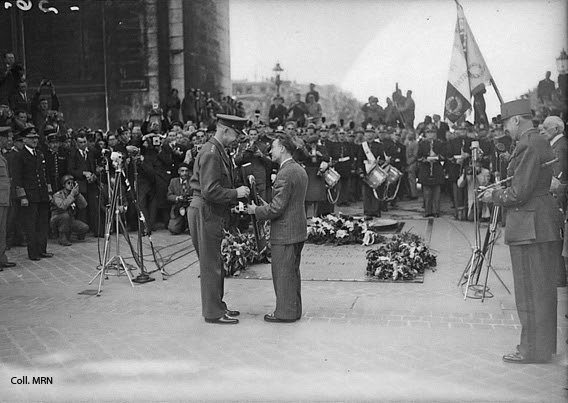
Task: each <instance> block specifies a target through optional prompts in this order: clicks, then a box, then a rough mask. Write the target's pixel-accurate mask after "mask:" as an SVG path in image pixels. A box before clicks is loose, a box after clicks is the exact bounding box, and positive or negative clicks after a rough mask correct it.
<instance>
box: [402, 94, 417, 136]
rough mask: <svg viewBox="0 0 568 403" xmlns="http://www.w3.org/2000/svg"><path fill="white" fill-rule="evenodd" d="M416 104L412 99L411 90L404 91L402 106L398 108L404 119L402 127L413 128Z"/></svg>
mask: <svg viewBox="0 0 568 403" xmlns="http://www.w3.org/2000/svg"><path fill="white" fill-rule="evenodd" d="M415 108H416V105H415V103H414V99H412V91H410V90H408V91H406V99H405V100H404V104H403V107H402V108H401V109H400V113H402V118H403V120H404V127H406V128H408V129H414V116H415V115H414V110H415Z"/></svg>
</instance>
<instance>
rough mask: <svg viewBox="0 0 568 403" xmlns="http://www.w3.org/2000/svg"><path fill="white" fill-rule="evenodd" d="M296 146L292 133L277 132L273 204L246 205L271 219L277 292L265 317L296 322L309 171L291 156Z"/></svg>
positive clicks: (273, 145)
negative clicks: (276, 167)
mask: <svg viewBox="0 0 568 403" xmlns="http://www.w3.org/2000/svg"><path fill="white" fill-rule="evenodd" d="M295 149H296V146H295V144H294V142H293V140H292V137H291V136H290V135H287V134H284V133H281V134H277V135H276V139H275V140H274V142H273V143H272V160H273V161H275V162H277V163H278V164H279V165H280V169H279V170H278V173H277V174H276V180H275V181H274V194H273V196H272V201H271V202H270V204H267V205H264V206H256V205H254V203H252V204H250V205H249V206H248V208H247V212H248V213H249V214H255V215H256V218H257V219H259V220H270V244H271V248H272V249H271V252H272V281H273V284H274V292H275V294H276V309H275V311H274V313H271V314H267V315H265V316H264V320H265V321H267V322H295V321H297V320H298V319H300V318H301V317H302V295H301V279H300V260H301V253H302V248H303V247H304V241H305V240H306V237H307V221H306V213H305V210H304V199H305V197H306V191H307V188H308V174H307V173H306V171H305V170H304V169H303V168H302V167H301V166H300V165H299V164H298V163H297V162H296V161H294V159H293V158H292V154H293V153H294V150H295Z"/></svg>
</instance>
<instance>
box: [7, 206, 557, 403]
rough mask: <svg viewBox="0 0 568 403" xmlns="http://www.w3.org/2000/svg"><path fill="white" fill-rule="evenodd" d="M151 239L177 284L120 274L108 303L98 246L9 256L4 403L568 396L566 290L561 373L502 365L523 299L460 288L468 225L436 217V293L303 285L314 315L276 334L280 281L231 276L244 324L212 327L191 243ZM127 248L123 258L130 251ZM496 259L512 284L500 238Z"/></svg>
mask: <svg viewBox="0 0 568 403" xmlns="http://www.w3.org/2000/svg"><path fill="white" fill-rule="evenodd" d="M354 211H356V209H350V210H349V211H347V212H351V213H352V212H354ZM387 216H389V217H395V218H399V219H408V220H410V219H415V220H419V219H420V214H419V205H417V204H412V203H401V204H400V206H399V208H398V209H396V210H393V211H389V212H388V213H387ZM153 238H154V239H153V242H154V245H155V246H156V249H158V250H159V253H160V255H161V256H162V257H163V258H164V259H165V260H166V261H169V262H170V263H169V264H168V265H167V266H166V270H167V271H168V272H169V273H170V274H172V276H170V277H169V278H168V279H167V280H166V281H163V280H162V279H161V276H160V275H159V273H154V274H153V277H155V278H156V279H157V280H156V281H154V282H152V283H147V284H144V285H136V286H135V287H131V286H130V284H129V281H128V278H127V277H126V276H124V275H122V276H120V277H115V276H111V277H110V278H109V280H107V281H105V282H104V284H103V292H102V295H101V296H100V297H96V296H93V295H88V293H87V295H85V294H80V293H81V292H83V291H86V290H89V291H92V290H96V288H97V285H98V282H97V280H98V279H97V280H96V281H95V282H94V283H93V284H92V285H89V284H88V282H89V281H90V280H91V279H92V278H93V277H94V276H95V274H96V273H97V272H96V266H97V264H98V261H99V258H98V254H97V241H96V239H92V238H91V239H89V240H88V241H87V242H85V243H80V244H76V245H74V246H73V247H69V248H64V247H60V246H59V245H57V244H53V243H50V246H49V250H50V251H52V252H54V253H55V257H54V258H52V259H42V260H41V261H39V262H31V261H29V260H27V259H25V257H26V252H25V249H24V248H15V249H13V250H11V251H9V258H10V260H13V261H16V262H18V266H17V267H16V268H14V269H5V270H4V272H2V273H0V313H1V315H0V362H1V364H0V400H1V401H30V400H31V401H79V400H81V401H85V400H90V401H138V400H147V401H152V400H160V401H185V400H209V399H211V400H258V401H267V400H299V399H303V400H336V401H344V400H374V401H451V402H455V401H499V402H502V401H511V402H518V401H526V402H535V401H542V402H562V401H566V398H567V397H568V396H567V392H566V368H567V364H568V355H567V344H566V339H567V337H568V332H567V321H566V319H565V318H564V315H565V314H566V313H567V309H566V305H567V304H566V303H567V294H566V289H565V288H564V289H559V298H558V299H559V312H558V324H559V327H558V355H557V356H556V357H555V359H554V362H553V363H551V364H546V365H510V364H509V365H507V364H504V363H503V362H502V361H501V356H502V355H503V354H504V353H508V352H512V351H513V350H514V348H515V345H516V344H517V343H518V339H519V335H520V327H519V322H518V318H517V313H516V310H515V304H514V296H512V295H509V294H508V293H507V291H506V290H505V288H504V287H503V286H502V285H501V283H500V282H499V280H498V279H497V277H496V276H495V275H494V274H493V273H492V272H491V273H490V275H489V281H488V283H489V286H490V289H491V292H492V293H493V294H494V297H493V298H489V299H486V300H485V301H484V302H483V303H482V302H481V301H479V300H474V299H467V300H464V298H463V295H462V290H461V288H459V287H457V282H458V279H459V278H460V275H461V274H462V272H463V269H464V267H465V264H466V263H467V260H468V258H469V256H470V253H471V246H470V243H471V242H472V241H473V227H472V225H471V224H470V223H464V222H458V221H454V220H453V219H452V218H451V217H450V216H443V217H441V218H438V219H435V220H434V221H433V225H432V226H431V231H430V233H429V235H428V238H429V240H430V245H431V247H432V248H434V249H435V250H436V251H437V252H438V268H437V271H435V272H427V273H426V275H425V279H424V283H421V284H392V283H364V282H336V281H305V282H303V283H302V295H303V304H304V316H303V318H302V320H301V321H299V322H296V323H292V324H276V325H275V324H268V323H265V322H263V319H262V317H263V315H264V314H265V313H267V312H270V311H271V310H272V309H273V304H274V294H273V289H272V282H271V281H266V280H251V279H239V278H232V279H227V281H226V282H225V284H226V285H225V289H226V298H225V299H226V301H227V302H228V303H229V305H230V307H231V308H235V309H239V310H241V312H242V314H241V323H240V324H239V325H237V326H219V325H211V324H206V323H205V322H204V321H203V319H202V318H201V308H200V295H199V279H198V278H197V275H198V264H196V256H195V253H193V252H192V247H191V243H190V241H189V237H188V236H187V235H181V236H176V237H173V236H170V235H168V234H167V233H166V232H157V233H156V234H155V235H154V237H153ZM176 243H177V245H176ZM121 245H122V246H121V248H122V252H123V253H122V254H121V255H122V256H125V257H128V256H131V255H130V253H128V252H127V249H126V246H125V245H126V243H125V242H124V241H121ZM101 246H102V245H101ZM337 251H338V253H337V254H335V255H332V256H331V257H330V256H326V257H325V259H326V261H329V263H330V265H332V264H333V259H335V258H334V257H333V256H336V258H337V259H341V261H353V262H360V261H361V257H360V254H361V253H363V252H362V251H361V248H358V247H352V248H350V247H338V249H337ZM173 252H177V253H176V254H173V255H172V253H173ZM112 253H115V252H114V250H113V251H112ZM146 253H147V254H148V256H147V257H146V263H147V264H148V266H149V268H150V269H154V266H153V264H152V263H151V261H149V259H150V257H151V256H150V252H149V250H147V252H146ZM176 258H178V259H177V260H175V259H176ZM321 258H322V255H321V249H318V247H317V246H314V245H306V247H305V251H304V254H303V259H304V260H305V261H317V260H318V259H321ZM127 262H130V263H133V261H132V259H127ZM493 263H494V266H495V271H496V273H497V274H498V275H499V276H500V277H501V278H502V280H503V282H504V283H505V285H507V286H508V287H509V288H512V275H511V269H510V261H509V256H508V249H507V248H506V247H505V246H504V245H503V244H502V241H501V240H499V241H498V244H497V245H496V248H495V253H494V257H493ZM360 269H361V270H362V271H364V269H365V268H364V267H361V268H360ZM322 270H325V266H324V267H322ZM334 270H336V268H334ZM134 274H135V275H136V274H137V272H134ZM24 376H27V379H28V381H29V382H30V383H31V382H32V379H33V377H35V376H41V377H53V378H52V379H53V384H51V385H32V384H29V385H20V384H15V385H14V384H12V382H17V379H22V378H23V377H24Z"/></svg>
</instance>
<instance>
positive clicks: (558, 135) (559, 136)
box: [550, 133, 564, 147]
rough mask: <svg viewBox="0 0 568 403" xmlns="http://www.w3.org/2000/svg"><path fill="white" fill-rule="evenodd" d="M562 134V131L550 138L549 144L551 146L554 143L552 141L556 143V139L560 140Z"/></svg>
mask: <svg viewBox="0 0 568 403" xmlns="http://www.w3.org/2000/svg"><path fill="white" fill-rule="evenodd" d="M562 136H564V134H563V133H560V134H557V135H556V137H554V138H553V139H552V140H550V146H551V147H552V146H553V145H554V143H556V142H557V141H558V140H560V139H561V138H562Z"/></svg>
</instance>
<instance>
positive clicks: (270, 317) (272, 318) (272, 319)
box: [264, 313, 298, 323]
mask: <svg viewBox="0 0 568 403" xmlns="http://www.w3.org/2000/svg"><path fill="white" fill-rule="evenodd" d="M297 320H298V319H280V318H277V317H276V316H274V314H272V313H267V314H266V315H264V321H265V322H270V323H292V322H295V321H297Z"/></svg>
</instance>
